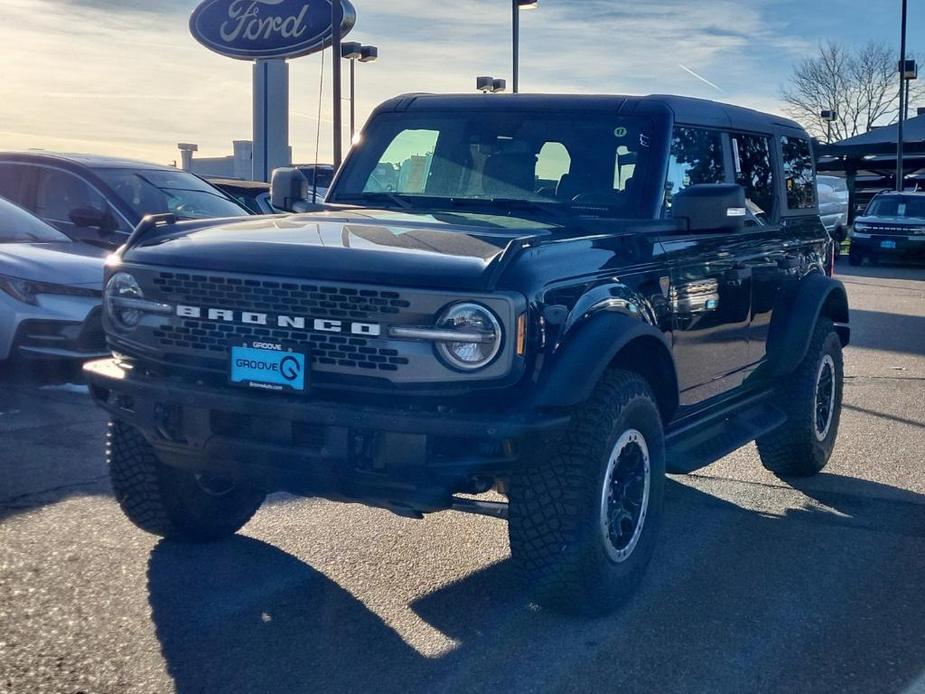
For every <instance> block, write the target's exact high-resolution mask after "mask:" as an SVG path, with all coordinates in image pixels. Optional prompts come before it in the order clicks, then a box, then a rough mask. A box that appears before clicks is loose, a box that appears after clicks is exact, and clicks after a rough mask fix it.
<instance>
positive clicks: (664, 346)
mask: <svg viewBox="0 0 925 694" xmlns="http://www.w3.org/2000/svg"><path fill="white" fill-rule="evenodd" d="M636 341H640V344H643V343H644V344H645V346H646V349H648V350H651V349H652V348H653V347H654V348H655V349H656V350H659V352H660V353H659V354H656V355H653V358H652V360H651V364H652V365H653V366H654V365H658V366H659V367H660V368H661V369H664V368H670V373H665V374H662V372H661V371H660V372H659V373H660V375H663V376H664V378H665V382H666V383H669V384H670V385H669V386H668V388H667V392H666V393H665V394H663V396H662V397H661V398H659V400H660V404H661V401H664V409H665V410H666V411H669V412H670V411H672V410H673V409H674V408H675V407H676V406H677V400H678V378H677V372H676V370H675V365H674V358H673V357H672V355H671V345H670V341H669V338H668V337H667V336H666V335H665V334H664V333H663V332H662V331H660V330H659V329H658V328H657V327H655V326H654V325H652V324H650V323H647V322H645V321H644V320H643V319H642V318H641V317H638V316H637V317H633V316H630V315H627V314H624V313H620V312H601V313H598V314H597V315H594V316H592V317H591V318H588V319H587V320H585V321H583V322H582V323H580V324H578V325H576V326H574V327H573V329H572V330H571V331H569V332H568V333H566V336H565V338H564V339H563V340H562V341H561V343H560V344H559V345H558V349H557V350H556V351H555V352H554V353H553V355H552V356H551V357H550V362H549V363H548V364H547V365H546V367H545V368H544V369H543V372H544V374H545V375H544V376H543V377H542V379H541V381H540V382H539V384H538V388H537V391H536V393H535V396H534V398H533V405H534V406H535V407H538V408H540V407H571V406H574V405H578V404H580V403H582V402H585V401H586V400H587V399H588V398H590V397H591V394H592V393H593V392H594V388H595V386H596V385H597V384H598V382H599V381H600V379H601V376H603V375H604V371H605V370H606V369H607V367H608V366H610V365H611V363H612V362H613V361H614V359H615V358H616V357H617V355H619V354H620V352H621V351H623V350H624V349H625V348H627V347H628V346H630V345H631V344H632V343H634V342H636Z"/></svg>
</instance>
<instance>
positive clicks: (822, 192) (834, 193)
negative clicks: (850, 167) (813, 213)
mask: <svg viewBox="0 0 925 694" xmlns="http://www.w3.org/2000/svg"><path fill="white" fill-rule="evenodd" d="M816 187H817V188H818V190H819V216H820V217H821V218H822V223H823V224H824V225H825V230H826V231H827V232H829V236H831V237H832V238H833V239H834V240H835V242H836V243H837V244H841V243H842V242H843V241H844V240H845V239H846V238H847V237H848V184H847V182H846V181H845V179H843V178H839V177H838V176H817V177H816Z"/></svg>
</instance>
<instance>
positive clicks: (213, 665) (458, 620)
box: [148, 475, 925, 693]
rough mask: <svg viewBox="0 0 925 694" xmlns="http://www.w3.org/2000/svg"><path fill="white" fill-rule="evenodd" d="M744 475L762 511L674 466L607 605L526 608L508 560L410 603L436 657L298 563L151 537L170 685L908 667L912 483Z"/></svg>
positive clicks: (702, 684) (917, 559)
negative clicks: (640, 555)
mask: <svg viewBox="0 0 925 694" xmlns="http://www.w3.org/2000/svg"><path fill="white" fill-rule="evenodd" d="M755 487H756V491H755V492H754V494H757V495H758V498H757V500H756V504H757V506H758V507H759V508H763V507H762V506H761V501H762V498H763V497H765V496H774V495H789V496H788V498H791V503H789V504H784V505H783V506H778V507H777V508H778V510H777V511H774V510H773V508H774V506H773V504H772V505H770V506H769V507H768V508H769V509H770V510H768V511H761V512H756V511H753V510H747V509H743V508H741V507H739V506H737V505H735V504H733V503H730V502H727V501H724V500H722V499H720V498H717V497H715V496H712V495H710V494H707V493H704V492H703V491H699V490H697V489H694V488H693V487H690V486H687V485H684V484H680V483H678V482H675V481H673V480H671V481H670V482H669V499H668V506H667V509H668V513H667V518H666V524H665V528H664V531H663V541H662V545H661V547H660V549H659V551H658V552H657V554H656V557H655V560H654V562H653V564H652V567H651V569H650V571H649V574H648V576H647V578H646V580H645V581H644V583H643V586H642V588H641V589H640V591H639V592H638V594H637V595H636V596H635V597H634V598H633V599H632V600H631V601H630V602H629V603H628V604H627V605H626V606H625V607H624V608H623V609H622V610H621V611H619V612H618V613H617V614H615V615H613V616H611V617H606V618H601V619H597V620H581V619H575V618H570V617H567V616H562V615H558V614H555V613H550V612H546V611H543V610H540V609H538V608H535V607H532V606H529V605H527V604H526V603H525V601H524V600H523V599H522V598H521V597H520V595H519V593H518V591H517V590H516V588H515V586H514V576H513V571H512V566H511V563H510V561H507V560H506V561H502V562H500V563H497V564H493V565H491V566H488V567H486V568H484V569H482V570H480V571H478V572H475V573H473V574H471V575H469V576H467V577H465V578H464V579H462V580H460V581H458V582H456V583H453V584H451V585H448V586H446V587H444V588H441V589H438V590H437V591H435V592H433V593H431V594H429V595H426V596H424V597H422V598H420V599H418V600H416V601H414V602H413V603H412V604H411V605H410V607H411V609H412V610H413V611H414V613H416V614H417V615H419V616H420V617H421V618H422V619H423V620H424V622H426V623H427V624H428V625H429V626H430V627H432V628H433V629H436V630H437V631H439V632H442V634H444V635H445V636H446V637H447V638H449V639H451V640H452V641H453V642H454V643H455V644H457V646H456V647H455V648H454V649H453V650H451V651H450V652H448V653H446V654H444V655H442V656H439V657H430V658H429V657H425V656H423V655H421V654H420V653H419V652H418V651H416V650H415V649H414V648H412V647H411V646H410V645H409V644H407V643H405V641H403V640H402V638H401V637H400V636H399V635H398V633H397V632H396V631H395V630H393V629H392V628H391V627H390V626H389V625H387V624H386V623H385V622H384V621H383V620H382V618H380V617H379V616H378V615H376V614H375V613H374V612H373V611H371V610H370V609H368V608H367V607H366V606H365V605H364V604H363V603H362V602H360V600H359V599H357V598H356V597H354V596H353V595H351V594H349V593H347V592H346V591H345V590H343V589H342V588H340V587H339V586H338V585H336V584H335V583H333V582H332V581H330V580H329V579H327V578H325V577H324V576H323V575H322V574H321V573H319V572H318V571H316V570H315V569H313V568H311V567H309V566H307V565H306V564H304V563H302V562H301V561H299V560H298V559H296V558H294V557H292V556H290V555H288V554H286V553H284V552H282V551H280V550H278V549H275V548H273V547H271V546H269V545H267V544H264V543H262V542H259V541H257V540H251V539H246V538H236V539H234V540H231V541H228V542H225V543H221V544H218V545H213V546H209V547H204V548H189V547H182V546H177V545H173V544H170V543H166V542H162V543H160V544H158V545H157V547H156V548H155V550H154V551H153V553H152V555H151V558H150V563H149V574H148V578H149V590H150V603H151V608H152V615H153V619H154V622H155V626H156V629H157V635H158V638H159V639H160V643H161V646H162V650H163V655H164V657H165V658H166V660H167V667H168V671H169V672H170V674H171V676H172V677H173V679H174V681H175V683H176V687H177V690H178V691H179V692H181V693H182V692H194V691H196V692H199V691H285V692H290V691H313V690H324V691H357V690H359V689H361V688H364V689H369V690H371V691H377V692H379V691H484V690H485V689H488V688H493V689H499V690H504V691H536V690H542V691H550V690H553V691H555V690H559V691H569V690H582V691H588V690H590V691H600V690H607V691H630V692H633V691H645V692H652V691H660V692H667V691H704V692H725V691H728V692H739V691H743V690H748V691H775V692H777V691H800V692H814V691H819V692H823V691H824V692H831V691H864V692H867V691H879V692H901V691H906V690H907V689H908V688H909V687H910V686H912V685H913V684H914V683H916V682H919V684H920V685H921V684H925V632H923V630H922V628H921V627H922V624H925V598H923V594H922V590H923V588H922V587H923V586H925V551H923V547H925V497H921V496H919V495H913V496H914V497H916V498H915V499H914V501H915V503H907V502H902V501H896V500H891V499H890V498H889V497H890V494H891V493H892V492H895V491H896V490H893V488H890V487H882V486H881V485H876V484H874V483H871V482H864V481H860V480H855V479H850V478H843V477H838V476H836V475H823V476H820V477H819V478H816V479H815V480H813V481H812V482H811V483H807V484H803V483H802V482H801V483H800V487H801V490H802V491H804V492H805V494H806V496H807V497H808V498H806V497H801V496H798V495H797V494H796V493H795V492H793V491H792V490H789V489H781V488H778V487H762V486H760V485H755ZM905 497H906V498H909V494H908V493H906V494H905ZM796 500H799V501H796ZM780 508H783V509H785V510H784V511H781V510H780ZM190 577H195V578H194V579H193V580H191V579H190ZM407 580H409V581H410V580H413V577H412V576H408V577H407ZM359 597H363V596H362V595H361V596H359Z"/></svg>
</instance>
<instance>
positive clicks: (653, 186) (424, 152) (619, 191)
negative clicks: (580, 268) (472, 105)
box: [329, 111, 667, 218]
mask: <svg viewBox="0 0 925 694" xmlns="http://www.w3.org/2000/svg"><path fill="white" fill-rule="evenodd" d="M655 128H656V125H655V123H654V122H653V121H650V120H649V119H645V118H636V117H632V118H629V117H622V116H615V115H612V114H609V113H605V112H600V113H591V114H587V113H582V114H581V115H580V116H579V114H577V113H571V112H562V113H555V112H551V113H550V112H544V113H529V112H520V113H518V112H513V113H512V112H505V113H498V112H477V111H465V112H459V113H445V112H438V113H430V114H422V115H417V116H414V117H409V116H408V114H402V115H397V114H396V115H383V116H380V117H379V118H377V119H376V120H375V121H374V122H373V123H372V124H371V126H370V128H369V129H368V131H367V132H366V133H365V135H364V136H365V137H366V139H367V144H366V146H364V147H362V148H359V149H358V150H356V152H357V153H356V155H355V156H354V158H353V159H352V160H351V161H350V162H349V163H348V166H347V169H346V170H345V172H344V175H343V176H342V178H341V180H340V182H339V183H338V185H337V187H336V190H334V191H333V192H332V195H330V196H329V202H335V203H356V202H361V203H366V204H371V203H376V204H383V205H389V204H391V205H395V206H399V207H409V208H424V209H434V208H439V209H445V208H454V207H458V206H470V207H491V208H493V209H496V210H497V209H499V208H504V207H505V206H510V207H515V208H518V209H519V210H524V209H527V210H531V211H534V212H536V211H542V210H544V209H545V210H548V211H550V212H552V213H566V212H570V211H577V212H580V213H582V214H594V213H599V214H606V215H608V216H620V217H629V218H654V217H655V216H656V214H657V211H658V209H659V207H660V204H661V195H662V194H663V193H664V185H663V184H662V185H659V184H658V177H659V175H661V176H662V177H663V176H664V172H663V171H662V168H663V167H662V166H660V164H662V163H663V162H664V159H665V157H666V156H667V153H666V152H663V151H660V150H661V149H665V148H667V145H664V146H663V147H659V146H658V144H657V143H660V142H661V141H662V140H663V139H665V138H660V137H658V133H656V132H655ZM666 141H667V140H666Z"/></svg>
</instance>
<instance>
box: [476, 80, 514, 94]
mask: <svg viewBox="0 0 925 694" xmlns="http://www.w3.org/2000/svg"><path fill="white" fill-rule="evenodd" d="M475 88H476V89H478V90H479V91H480V92H482V93H483V94H497V93H498V92H503V91H504V90H505V89H507V80H501V79H497V78H495V77H488V76H484V77H476V78H475Z"/></svg>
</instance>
